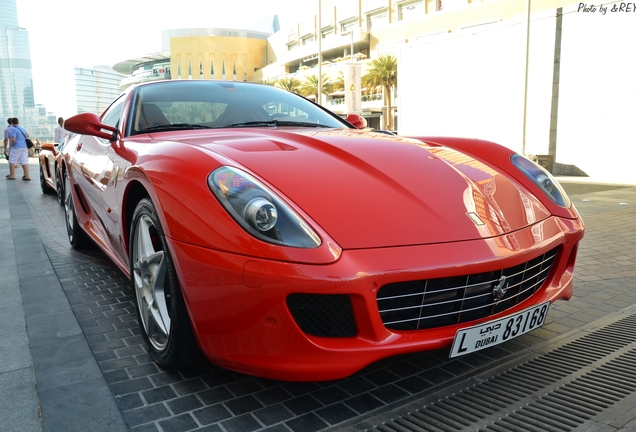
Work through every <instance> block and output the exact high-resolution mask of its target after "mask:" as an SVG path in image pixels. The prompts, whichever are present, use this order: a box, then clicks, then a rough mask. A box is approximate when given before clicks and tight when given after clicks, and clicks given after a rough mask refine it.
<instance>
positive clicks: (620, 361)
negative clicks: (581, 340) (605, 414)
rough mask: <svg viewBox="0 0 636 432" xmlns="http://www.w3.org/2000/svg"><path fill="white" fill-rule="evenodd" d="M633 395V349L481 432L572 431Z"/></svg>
mask: <svg viewBox="0 0 636 432" xmlns="http://www.w3.org/2000/svg"><path fill="white" fill-rule="evenodd" d="M635 391H636V349H633V350H631V351H629V352H627V353H626V354H623V355H621V356H619V357H618V358H616V359H614V360H611V361H609V362H608V363H607V364H605V365H602V366H600V367H599V368H598V369H595V370H593V371H591V372H590V373H587V374H585V375H583V376H582V377H580V378H577V379H575V380H574V381H572V382H570V383H568V384H565V385H564V386H562V387H560V388H558V389H556V390H554V391H552V392H550V393H548V394H547V395H545V396H543V397H541V398H539V399H538V400H537V401H535V402H532V403H530V404H529V405H528V406H526V407H523V408H521V409H519V410H517V411H515V412H512V413H510V414H508V415H507V416H506V417H503V418H502V419H500V420H497V421H495V422H494V423H493V424H492V425H488V426H487V427H486V428H484V429H482V430H483V431H497V432H501V431H512V432H516V431H521V430H523V431H526V430H528V429H527V425H532V426H535V427H537V428H540V430H544V431H555V432H557V431H558V432H562V431H571V430H573V429H575V428H576V427H578V426H580V425H582V424H583V423H584V422H585V421H586V420H590V419H591V418H592V417H594V416H595V415H597V414H599V413H600V412H602V411H604V410H606V409H607V408H609V407H610V406H612V405H614V404H615V403H618V402H620V401H621V400H622V399H623V398H625V397H627V396H629V395H630V394H632V393H634V392H635ZM546 413H547V414H548V415H546Z"/></svg>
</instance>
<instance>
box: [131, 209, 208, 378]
mask: <svg viewBox="0 0 636 432" xmlns="http://www.w3.org/2000/svg"><path fill="white" fill-rule="evenodd" d="M130 274H131V280H132V288H133V290H134V291H135V300H136V310H137V319H138V320H139V326H140V328H141V332H142V335H143V337H144V340H145V341H146V343H147V344H148V349H149V351H150V356H151V357H152V358H153V360H154V361H155V362H157V363H158V364H159V365H161V366H163V367H165V368H168V369H174V368H181V367H184V366H187V365H189V364H191V363H192V362H193V361H194V360H195V359H196V358H197V357H198V347H197V344H196V340H195V338H194V334H193V333H192V326H191V324H190V318H189V316H188V311H187V310H186V306H185V301H184V299H183V295H182V293H181V287H180V286H179V281H178V280H177V275H176V272H175V267H174V264H173V262H172V257H171V256H170V251H169V250H168V247H167V244H166V238H165V235H164V233H163V229H162V228H161V223H160V222H159V218H158V216H157V211H156V209H155V206H154V204H153V203H152V201H151V200H149V199H142V200H141V201H140V202H139V204H137V207H136V208H135V212H134V214H133V219H132V225H131V231H130Z"/></svg>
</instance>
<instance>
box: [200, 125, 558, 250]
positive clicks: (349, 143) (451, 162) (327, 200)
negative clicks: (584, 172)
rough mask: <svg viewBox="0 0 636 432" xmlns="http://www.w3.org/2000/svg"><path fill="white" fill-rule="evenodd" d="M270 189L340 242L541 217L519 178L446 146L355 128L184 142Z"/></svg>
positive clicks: (460, 236)
mask: <svg viewBox="0 0 636 432" xmlns="http://www.w3.org/2000/svg"><path fill="white" fill-rule="evenodd" d="M190 143H191V144H195V145H197V146H202V147H204V148H207V149H208V150H210V151H213V152H215V153H218V154H220V155H222V156H224V157H226V158H229V159H231V160H233V161H235V162H236V163H237V164H239V165H242V166H243V167H245V168H247V169H248V170H250V171H252V172H253V173H255V174H256V175H257V176H258V177H260V178H261V179H263V180H264V181H266V182H267V183H269V184H270V185H272V186H273V187H274V188H276V189H277V190H278V191H279V192H280V193H281V194H282V195H283V196H284V197H286V198H287V199H289V200H290V201H291V202H293V203H294V204H295V205H296V206H298V207H299V208H300V209H301V210H302V211H303V212H305V213H306V214H307V215H308V216H309V217H310V218H311V220H312V222H313V223H316V224H318V225H319V226H320V227H321V228H322V229H323V230H325V232H327V233H328V234H329V235H330V236H331V237H332V238H333V239H334V240H335V241H336V242H337V243H338V244H339V245H340V246H341V247H342V248H343V249H357V248H377V247H393V246H404V245H416V244H431V243H442V242H457V241H464V240H472V239H478V238H488V237H494V236H499V235H502V234H506V233H510V232H513V231H516V230H519V229H521V228H523V227H526V226H528V225H532V224H534V223H536V222H538V221H540V220H543V219H545V218H547V217H548V216H549V212H548V210H547V209H546V208H545V207H544V206H543V205H542V204H541V203H540V202H539V201H538V200H537V199H536V198H535V197H534V196H533V195H532V194H530V193H529V192H528V191H527V190H525V189H524V188H523V187H522V186H521V185H520V184H518V183H517V182H515V181H514V180H512V179H510V178H509V177H508V176H506V175H505V174H504V173H503V172H502V171H500V170H497V169H496V168H495V167H492V166H487V165H485V164H484V163H482V162H480V161H477V160H475V159H474V158H472V157H470V156H467V155H465V154H463V153H460V152H458V151H455V150H452V149H450V148H447V147H439V146H429V145H427V144H425V143H422V142H421V141H417V140H411V139H406V138H401V137H395V136H389V135H384V134H378V133H371V132H365V131H358V130H325V131H315V132H307V130H306V129H304V130H303V131H302V132H299V131H297V130H296V131H284V130H280V129H279V130H261V129H254V130H249V131H246V130H241V131H239V130H235V131H232V133H226V134H221V135H218V136H215V137H213V139H212V142H210V136H208V137H207V139H203V138H199V139H192V140H190Z"/></svg>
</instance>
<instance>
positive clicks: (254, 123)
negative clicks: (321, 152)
mask: <svg viewBox="0 0 636 432" xmlns="http://www.w3.org/2000/svg"><path fill="white" fill-rule="evenodd" d="M251 126H253V127H259V126H274V127H276V126H299V127H321V128H331V127H333V126H327V125H323V124H319V123H312V122H296V121H281V120H270V121H249V122H243V123H233V124H230V125H227V126H222V127H225V128H234V127H251Z"/></svg>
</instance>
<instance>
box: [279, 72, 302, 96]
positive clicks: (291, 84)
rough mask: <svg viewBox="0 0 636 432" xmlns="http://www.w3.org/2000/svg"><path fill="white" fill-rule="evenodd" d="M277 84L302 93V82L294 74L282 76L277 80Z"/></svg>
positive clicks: (285, 88)
mask: <svg viewBox="0 0 636 432" xmlns="http://www.w3.org/2000/svg"><path fill="white" fill-rule="evenodd" d="M276 84H277V85H278V86H279V87H280V88H282V89H284V90H287V91H290V92H293V93H297V94H300V93H301V90H300V87H301V85H302V83H301V82H300V81H298V80H297V79H296V78H294V77H292V76H290V77H285V78H281V79H279V80H278V81H277V82H276Z"/></svg>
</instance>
